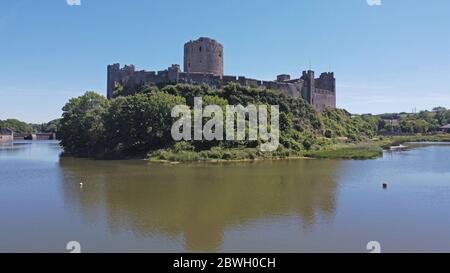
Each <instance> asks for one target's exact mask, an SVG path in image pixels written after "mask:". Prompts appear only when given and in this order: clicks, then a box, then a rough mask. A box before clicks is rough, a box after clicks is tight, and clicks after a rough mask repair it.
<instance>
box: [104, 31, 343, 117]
mask: <svg viewBox="0 0 450 273" xmlns="http://www.w3.org/2000/svg"><path fill="white" fill-rule="evenodd" d="M107 72H108V75H107V97H108V98H109V99H111V98H112V94H113V91H114V89H115V88H116V86H118V85H121V86H124V87H138V86H142V85H159V84H177V83H187V84H207V85H209V86H211V87H213V88H219V87H220V86H222V85H226V84H228V83H231V82H235V83H239V84H241V85H245V86H257V87H266V88H270V89H278V90H281V91H282V92H284V93H285V94H286V95H288V96H293V97H301V98H303V99H304V100H306V101H307V102H308V103H310V104H312V105H313V106H314V108H315V109H316V110H318V111H323V110H324V109H325V108H326V107H331V108H335V107H336V79H335V77H334V73H333V72H325V73H322V74H320V76H319V78H315V76H314V71H312V70H308V71H303V73H302V75H301V76H300V77H299V78H294V79H291V76H290V75H288V74H281V75H278V76H277V77H276V79H275V80H273V81H264V80H257V79H252V78H246V77H244V76H233V75H224V71H223V46H222V45H221V44H220V43H218V42H217V41H216V40H213V39H210V38H206V37H202V38H199V39H198V40H195V41H189V42H187V43H186V44H185V46H184V71H181V69H180V65H178V64H172V65H171V66H170V67H168V68H167V69H166V70H161V71H146V70H139V71H136V68H135V66H134V65H125V66H124V67H120V64H118V63H116V64H112V65H108V67H107Z"/></svg>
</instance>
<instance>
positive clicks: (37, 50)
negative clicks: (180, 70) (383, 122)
mask: <svg viewBox="0 0 450 273" xmlns="http://www.w3.org/2000/svg"><path fill="white" fill-rule="evenodd" d="M449 13H450V1H448V0H428V1H425V0H420V1H419V0H381V5H380V6H369V5H368V4H367V0H345V1H337V0H292V1H280V0H276V1H275V0H258V1H257V0H254V1H251V0H226V1H225V0H223V1H214V0H192V1H185V0H183V1H182V0H179V1H177V0H172V1H157V0H81V5H80V6H69V5H67V3H66V0H48V1H34V0H9V1H8V0H2V1H1V2H0V62H1V65H0V119H6V118H19V119H21V120H25V121H28V122H46V121H48V120H51V119H54V118H58V117H60V115H61V108H62V106H63V105H64V103H65V102H66V101H67V100H68V99H69V98H71V97H75V96H79V95H81V94H83V93H84V91H86V90H94V91H97V92H99V93H101V94H105V92H106V90H105V89H106V65H107V64H111V63H115V62H120V63H121V64H131V63H132V64H135V65H136V66H137V68H138V69H147V70H161V69H165V68H166V67H168V66H169V65H170V64H172V63H178V64H181V65H182V57H183V56H182V54H183V44H184V43H185V42H186V41H188V40H192V39H196V38H198V37H200V36H207V37H211V38H214V39H216V40H218V41H220V42H221V43H222V44H223V45H224V47H225V54H224V55H225V73H226V74H229V75H244V76H249V77H254V78H258V79H265V80H270V79H274V78H275V76H276V75H277V74H281V73H288V74H291V75H292V76H293V77H294V76H299V75H300V74H301V72H302V70H304V69H307V68H309V66H310V65H311V67H312V69H314V70H315V71H316V73H320V72H322V71H328V70H332V71H334V72H335V73H336V77H337V88H338V91H337V92H338V94H337V95H338V99H337V103H338V106H339V107H340V108H346V109H347V110H349V111H350V112H353V113H367V112H371V113H382V112H398V111H407V112H410V111H412V109H413V108H417V110H422V109H431V108H432V107H434V106H445V107H448V108H450V16H449Z"/></svg>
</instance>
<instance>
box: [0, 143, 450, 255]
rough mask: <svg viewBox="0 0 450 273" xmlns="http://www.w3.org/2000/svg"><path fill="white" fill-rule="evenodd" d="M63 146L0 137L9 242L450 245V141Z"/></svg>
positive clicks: (440, 248)
mask: <svg viewBox="0 0 450 273" xmlns="http://www.w3.org/2000/svg"><path fill="white" fill-rule="evenodd" d="M60 153H61V148H60V147H59V145H58V143H57V142H52V141H42V142H15V143H14V144H13V145H5V144H3V145H1V146H0V219H1V223H0V252H67V250H66V244H67V243H68V242H69V241H77V242H79V243H80V244H81V249H82V251H83V252H368V251H367V250H366V245H367V243H368V242H369V241H378V242H379V243H380V245H381V250H382V251H383V252H417V251H420V252H450V146H448V145H443V144H441V145H420V146H418V147H416V148H415V149H413V150H409V151H400V152H386V153H385V154H384V156H383V158H379V159H376V160H361V161H360V160H305V159H303V160H285V161H264V162H255V163H223V164H200V163H196V164H180V165H159V164H149V163H146V162H145V161H95V160H88V159H75V158H65V157H60ZM80 183H83V184H82V186H81V185H80ZM383 183H387V184H388V188H387V189H383V187H382V184H383Z"/></svg>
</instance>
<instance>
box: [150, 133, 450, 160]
mask: <svg viewBox="0 0 450 273" xmlns="http://www.w3.org/2000/svg"><path fill="white" fill-rule="evenodd" d="M408 142H450V134H437V135H412V136H390V137H382V136H380V137H378V138H374V139H372V140H371V141H366V142H361V143H336V144H332V145H327V146H324V147H321V148H317V147H316V149H313V150H309V151H301V152H299V151H294V150H290V149H285V148H283V149H281V150H277V151H275V152H271V153H263V152H261V151H259V150H258V149H257V148H233V149H226V148H222V147H213V148H212V149H211V150H206V151H193V150H172V149H169V150H158V151H155V152H152V153H150V154H149V155H148V161H150V162H153V163H172V164H173V163H182V162H208V163H218V162H249V161H258V160H282V159H285V160H287V159H306V158H310V159H311V158H312V159H355V160H364V159H375V158H378V157H381V156H383V150H388V149H390V148H391V147H396V146H400V145H402V144H405V143H408Z"/></svg>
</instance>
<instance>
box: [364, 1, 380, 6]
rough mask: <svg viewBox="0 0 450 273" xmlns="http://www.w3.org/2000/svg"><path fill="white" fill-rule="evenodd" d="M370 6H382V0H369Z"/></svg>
mask: <svg viewBox="0 0 450 273" xmlns="http://www.w3.org/2000/svg"><path fill="white" fill-rule="evenodd" d="M367 4H368V5H369V6H381V0H367Z"/></svg>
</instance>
